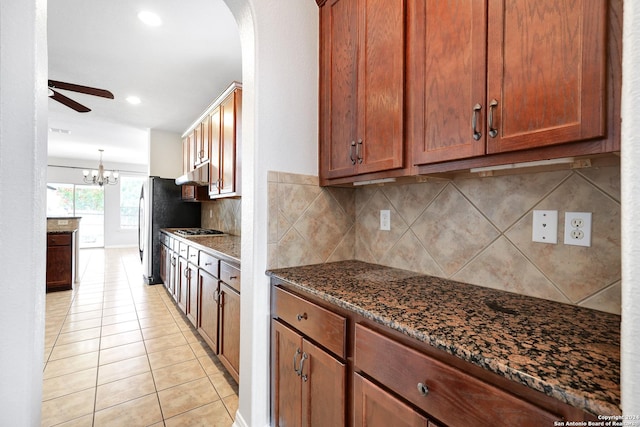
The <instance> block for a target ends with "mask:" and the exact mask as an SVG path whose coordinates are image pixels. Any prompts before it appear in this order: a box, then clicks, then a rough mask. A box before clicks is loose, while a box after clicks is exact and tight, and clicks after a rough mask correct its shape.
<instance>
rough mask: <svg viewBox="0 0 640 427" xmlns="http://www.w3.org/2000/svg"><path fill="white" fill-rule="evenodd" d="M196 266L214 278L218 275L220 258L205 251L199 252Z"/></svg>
mask: <svg viewBox="0 0 640 427" xmlns="http://www.w3.org/2000/svg"><path fill="white" fill-rule="evenodd" d="M198 267H200V268H201V269H203V270H204V271H206V272H207V273H209V274H211V275H212V276H213V277H215V278H216V279H217V278H218V277H220V274H219V271H220V260H219V259H218V258H216V257H214V256H212V255H210V254H208V253H206V252H200V260H199V262H198Z"/></svg>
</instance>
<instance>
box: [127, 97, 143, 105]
mask: <svg viewBox="0 0 640 427" xmlns="http://www.w3.org/2000/svg"><path fill="white" fill-rule="evenodd" d="M127 102H128V103H129V104H133V105H138V104H140V102H141V101H140V98H138V97H137V96H127Z"/></svg>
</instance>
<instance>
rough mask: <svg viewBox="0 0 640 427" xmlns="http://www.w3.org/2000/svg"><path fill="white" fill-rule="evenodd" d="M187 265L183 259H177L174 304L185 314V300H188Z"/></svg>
mask: <svg viewBox="0 0 640 427" xmlns="http://www.w3.org/2000/svg"><path fill="white" fill-rule="evenodd" d="M188 269H189V263H188V262H187V260H186V259H185V258H182V257H178V270H177V273H178V276H177V277H176V285H177V292H176V294H177V295H176V296H177V299H176V302H177V303H178V307H180V310H182V312H183V313H186V312H187V298H189V272H188Z"/></svg>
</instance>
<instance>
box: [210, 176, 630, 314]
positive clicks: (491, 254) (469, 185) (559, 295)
mask: <svg viewBox="0 0 640 427" xmlns="http://www.w3.org/2000/svg"><path fill="white" fill-rule="evenodd" d="M268 197H269V230H268V232H269V259H268V266H269V268H278V267H289V266H295V265H304V264H314V263H321V262H330V261H337V260H344V259H358V260H362V261H367V262H373V263H377V264H383V265H387V266H391V267H397V268H403V269H407V270H412V271H417V272H420V273H424V274H430V275H434V276H439V277H444V278H448V279H452V280H458V281H462V282H467V283H472V284H476V285H480V286H486V287H491V288H496V289H502V290H506V291H510V292H516V293H520V294H525V295H531V296H535V297H540V298H545V299H550V300H555V301H560V302H564V303H570V304H576V305H581V306H585V307H590V308H594V309H598V310H602V311H607V312H611V313H617V314H619V313H620V277H621V272H620V168H619V166H606V167H592V168H585V169H579V170H562V171H554V172H539V173H529V174H519V175H507V176H499V177H486V178H465V179H454V180H450V181H448V180H433V181H432V180H428V181H427V182H424V183H414V184H403V185H387V186H368V187H361V188H357V189H354V188H337V187H336V188H334V187H324V188H323V187H319V186H318V178H317V177H313V176H304V175H295V174H289V173H282V172H270V173H269V195H268ZM203 205H204V204H203ZM383 209H386V210H390V211H391V230H390V231H381V230H379V224H380V210H383ZM534 209H545V210H547V209H548V210H557V211H558V244H557V245H553V244H543V243H535V242H532V241H531V225H532V210H534ZM565 212H592V213H593V224H592V246H591V247H580V246H571V245H565V244H564V243H563V236H564V213H565ZM204 217H205V212H204V211H203V218H204ZM206 217H208V213H207V215H206Z"/></svg>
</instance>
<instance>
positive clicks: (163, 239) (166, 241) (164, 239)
mask: <svg viewBox="0 0 640 427" xmlns="http://www.w3.org/2000/svg"><path fill="white" fill-rule="evenodd" d="M160 243H162V244H163V245H165V246H168V247H171V239H169V236H167V235H166V234H164V233H160Z"/></svg>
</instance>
